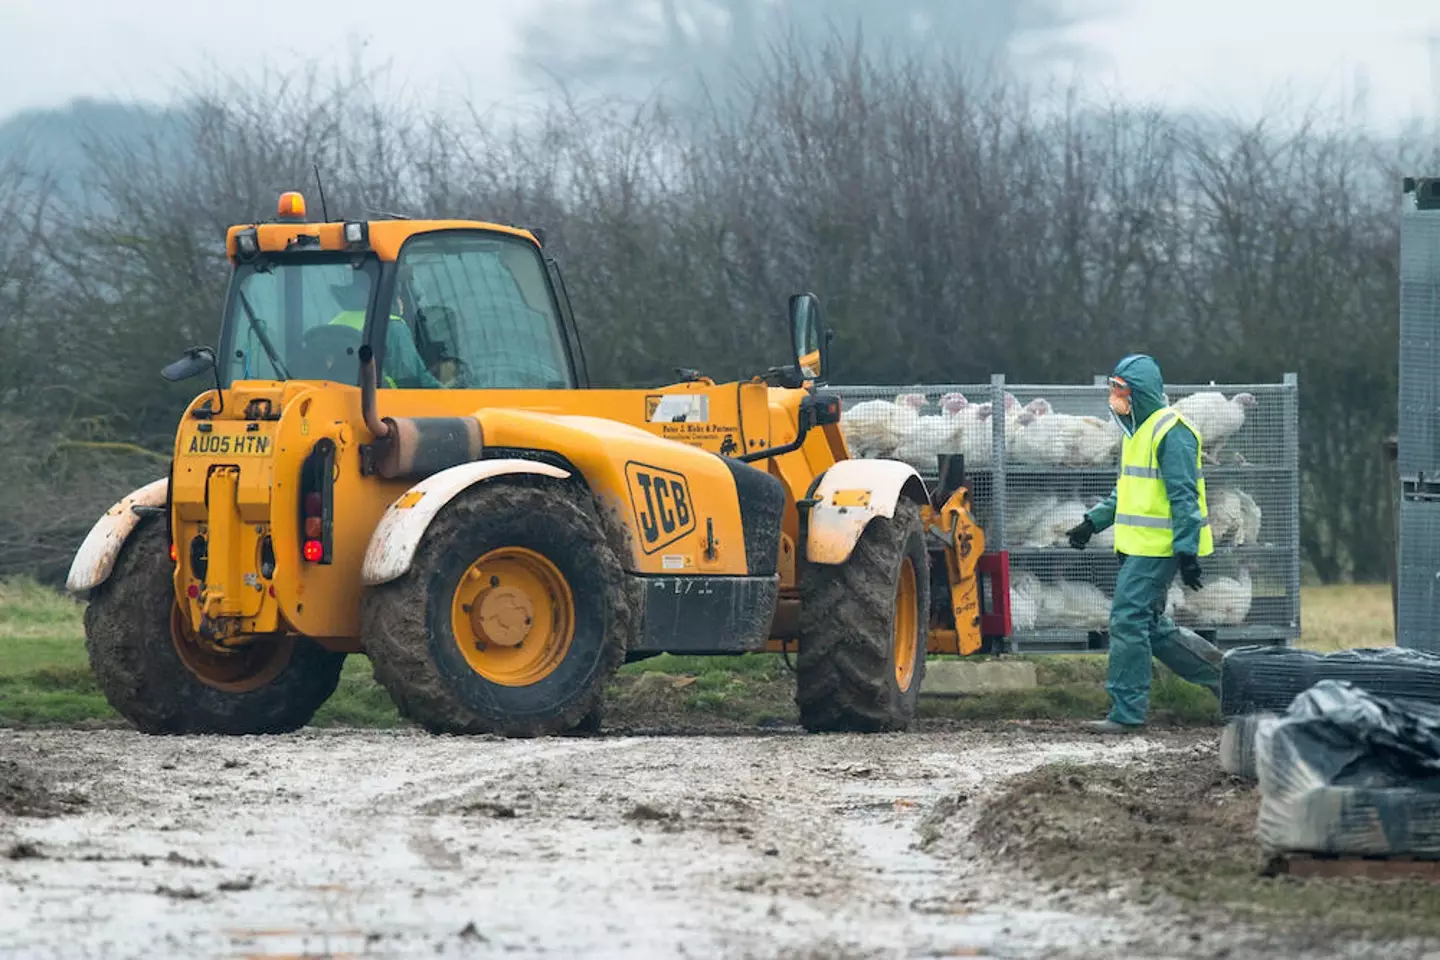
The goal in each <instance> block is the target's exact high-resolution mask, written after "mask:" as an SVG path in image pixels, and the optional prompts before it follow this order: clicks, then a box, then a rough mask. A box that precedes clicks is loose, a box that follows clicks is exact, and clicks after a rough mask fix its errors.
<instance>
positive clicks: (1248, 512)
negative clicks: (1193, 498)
mask: <svg viewBox="0 0 1440 960" xmlns="http://www.w3.org/2000/svg"><path fill="white" fill-rule="evenodd" d="M1209 500H1210V503H1209V513H1210V534H1211V536H1212V537H1214V539H1215V542H1216V543H1232V544H1234V545H1235V546H1237V547H1243V546H1245V545H1246V544H1255V543H1258V542H1259V540H1260V505H1259V504H1257V503H1256V502H1255V500H1254V498H1253V497H1251V496H1250V494H1248V493H1246V492H1245V491H1244V490H1221V491H1218V492H1217V493H1216V494H1215V495H1214V496H1213V497H1210V498H1209Z"/></svg>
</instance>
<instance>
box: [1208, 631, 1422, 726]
mask: <svg viewBox="0 0 1440 960" xmlns="http://www.w3.org/2000/svg"><path fill="white" fill-rule="evenodd" d="M1321 680H1345V681H1348V682H1350V683H1353V684H1354V685H1355V686H1357V687H1359V688H1360V689H1361V690H1366V691H1368V692H1370V693H1373V694H1375V695H1376V696H1380V697H1401V698H1404V699H1410V700H1419V701H1424V702H1430V703H1440V655H1437V654H1433V653H1425V652H1423V651H1420V650H1408V649H1402V648H1398V647H1376V648H1369V649H1361V650H1340V651H1337V652H1335V653H1327V654H1319V653H1315V652H1313V651H1310V650H1296V649H1295V648H1293V647H1269V646H1246V647H1235V648H1234V649H1231V650H1228V651H1226V653H1225V658H1224V659H1223V660H1222V661H1221V663H1220V715H1221V717H1225V718H1228V717H1234V716H1239V715H1242V714H1246V713H1263V712H1266V711H1271V712H1275V713H1283V712H1285V711H1286V710H1287V709H1289V707H1290V704H1291V701H1293V700H1294V699H1295V697H1296V696H1298V695H1299V694H1300V693H1302V692H1304V691H1305V690H1308V689H1309V688H1310V687H1312V686H1314V685H1315V684H1316V683H1318V682H1320V681H1321Z"/></svg>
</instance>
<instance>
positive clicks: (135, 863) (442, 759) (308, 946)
mask: <svg viewBox="0 0 1440 960" xmlns="http://www.w3.org/2000/svg"><path fill="white" fill-rule="evenodd" d="M1216 740H1217V732H1216V731H1214V730H1204V731H1198V732H1196V731H1191V732H1184V731H1170V732H1165V731H1157V732H1155V733H1153V734H1151V735H1148V736H1145V737H1135V738H1126V739H1121V740H1102V739H1096V738H1090V737H1086V736H1084V735H1081V734H1079V733H1077V732H1075V731H1073V730H1070V729H1067V728H1065V727H1063V726H1058V725H1026V724H990V725H988V726H987V727H986V728H984V729H969V730H959V729H944V728H940V727H936V726H934V725H931V726H929V727H928V728H926V729H922V730H920V731H916V732H912V733H910V734H906V735H898V736H872V737H859V736H856V737H850V736H829V737H812V736H804V735H801V734H798V733H795V732H792V731H789V730H781V731H776V732H764V733H762V732H752V733H751V734H749V735H741V736H713V735H712V736H607V737H600V738H566V739H553V740H538V741H500V740H490V739H483V738H468V739H467V738H448V737H431V736H427V735H424V734H419V733H415V732H410V731H396V732H383V733H382V732H355V731H306V732H303V733H301V734H297V735H292V736H288V737H249V738H232V739H224V738H215V739H208V738H198V737H183V738H147V737H142V736H139V735H137V734H134V733H131V732H127V731H117V730H101V731H89V732H80V731H64V732H61V731H50V732H18V731H0V761H3V762H0V955H4V956H12V955H13V956H22V957H31V956H34V957H50V956H55V957H59V956H64V957H130V956H141V955H143V956H146V957H172V956H173V957H201V956H205V957H209V956H227V957H228V956H282V955H289V956H295V955H309V956H345V955H354V956H360V955H364V956H380V957H391V956H506V957H529V956H554V957H581V956H585V957H611V956H614V957H620V956H625V957H636V956H643V957H795V958H810V957H814V958H821V957H825V958H845V957H938V956H995V957H1035V956H1045V957H1106V958H1113V957H1127V956H1139V957H1168V956H1178V957H1191V956H1195V957H1201V956H1203V957H1213V956H1228V957H1233V958H1245V957H1257V958H1258V957H1265V958H1267V960H1269V958H1274V957H1282V956H1306V957H1329V956H1334V957H1341V956H1346V957H1362V956H1376V957H1379V956H1397V955H1405V956H1421V955H1423V953H1424V951H1425V950H1426V949H1432V950H1433V949H1440V940H1437V941H1432V942H1422V941H1418V940H1411V941H1409V942H1400V941H1398V940H1397V939H1396V938H1395V936H1392V935H1391V934H1393V933H1395V932H1396V931H1393V930H1386V929H1379V930H1378V931H1377V929H1376V928H1375V927H1374V926H1373V925H1370V926H1366V925H1364V924H1361V925H1355V924H1341V926H1342V927H1344V929H1343V930H1342V931H1340V932H1336V930H1335V929H1333V928H1332V926H1326V925H1325V924H1324V923H1321V922H1317V921H1316V920H1315V919H1314V915H1313V913H1312V914H1310V915H1306V916H1304V917H1303V918H1302V919H1301V920H1300V921H1299V922H1296V921H1294V920H1292V919H1289V917H1290V916H1291V915H1290V914H1287V913H1285V912H1284V911H1283V910H1279V909H1278V908H1277V909H1276V910H1272V911H1268V912H1267V911H1266V910H1263V909H1258V908H1257V906H1256V905H1255V904H1254V903H1248V904H1245V903H1243V902H1244V901H1246V900H1247V896H1246V895H1243V894H1244V890H1241V892H1240V894H1237V893H1236V890H1235V889H1233V883H1234V882H1238V881H1237V880H1236V877H1237V876H1239V877H1241V880H1242V881H1243V882H1246V883H1249V882H1253V883H1256V884H1263V883H1273V881H1271V880H1265V879H1264V878H1258V879H1257V875H1258V870H1256V869H1253V868H1258V866H1259V864H1258V860H1256V858H1257V857H1258V854H1256V852H1255V851H1253V850H1251V849H1249V848H1248V847H1247V846H1246V843H1247V841H1246V839H1245V837H1246V831H1247V830H1248V828H1249V821H1250V818H1252V817H1253V797H1251V796H1250V794H1249V790H1250V788H1249V787H1248V786H1245V785H1244V784H1241V783H1240V782H1239V781H1234V780H1232V779H1231V778H1228V777H1225V776H1224V775H1223V774H1221V773H1220V772H1219V768H1218V763H1217V762H1216V759H1215V743H1216ZM1247 804H1250V805H1251V806H1249V807H1247V806H1246V805H1247ZM1197 807H1199V808H1201V809H1202V811H1204V812H1202V813H1198V814H1197V813H1196V812H1195V809H1196V808H1197ZM1197 843H1199V844H1203V845H1204V846H1205V847H1206V849H1207V850H1211V851H1212V852H1211V853H1208V854H1206V855H1205V856H1204V857H1202V858H1199V859H1197V858H1195V857H1194V856H1193V855H1191V853H1190V852H1189V848H1191V847H1193V846H1195V845H1196V844H1197ZM1247 856H1250V857H1251V861H1252V862H1251V863H1250V865H1249V866H1246V865H1245V864H1246V859H1245V858H1246V857H1247ZM1237 864H1238V866H1237ZM1177 865H1178V866H1177ZM1247 870H1249V871H1250V873H1249V874H1248V875H1247V874H1246V871H1247ZM1237 871H1238V873H1237ZM1217 878H1218V879H1217ZM1187 884H1188V885H1189V886H1188V887H1187ZM1207 884H1214V885H1216V886H1217V889H1220V890H1221V891H1222V893H1221V894H1219V895H1217V896H1215V897H1207V896H1204V895H1198V896H1197V895H1195V894H1194V893H1193V889H1192V888H1194V887H1196V886H1204V885H1207ZM1246 889H1248V888H1246ZM1257 889H1258V888H1257ZM1187 891H1188V892H1187ZM1321 895H1322V896H1330V895H1331V894H1329V893H1326V892H1325V891H1323V890H1322V891H1321ZM1250 899H1253V897H1251V898H1250ZM1216 904H1219V905H1216ZM1237 904H1240V905H1237ZM1398 932H1400V933H1403V932H1406V931H1404V930H1400V931H1398ZM1420 932H1423V931H1420Z"/></svg>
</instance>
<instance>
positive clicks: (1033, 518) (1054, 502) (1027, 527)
mask: <svg viewBox="0 0 1440 960" xmlns="http://www.w3.org/2000/svg"><path fill="white" fill-rule="evenodd" d="M1059 505H1060V498H1059V497H1057V496H1054V495H1053V494H1039V495H1033V496H1029V497H1025V496H1019V495H1017V496H1015V497H1011V498H1009V502H1008V503H1007V504H1006V509H1005V539H1006V540H1008V541H1010V542H1011V543H1018V544H1020V545H1021V546H1045V544H1041V543H1036V542H1035V539H1036V537H1037V535H1038V531H1039V528H1040V522H1041V520H1042V519H1043V518H1044V517H1045V516H1046V514H1048V513H1049V512H1050V511H1052V510H1054V509H1055V508H1056V507H1057V506H1059Z"/></svg>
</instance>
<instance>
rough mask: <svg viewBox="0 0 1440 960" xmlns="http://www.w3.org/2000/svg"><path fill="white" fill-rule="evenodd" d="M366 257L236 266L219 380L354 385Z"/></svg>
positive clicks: (371, 269) (369, 283)
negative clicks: (354, 260)
mask: <svg viewBox="0 0 1440 960" xmlns="http://www.w3.org/2000/svg"><path fill="white" fill-rule="evenodd" d="M378 276H379V265H378V263H377V262H376V261H374V260H373V259H371V260H369V261H368V262H364V263H362V265H361V266H360V267H359V268H357V267H355V266H353V265H352V263H351V261H350V260H348V259H335V258H330V259H314V258H307V259H303V260H301V259H296V260H288V259H287V260H281V259H274V260H265V261H257V262H256V263H254V264H245V265H242V266H240V267H239V268H237V270H236V273H235V280H234V283H233V285H232V290H231V296H230V300H229V303H228V304H227V307H226V317H225V331H226V334H225V335H226V341H227V349H228V354H227V356H226V359H225V364H224V374H225V377H224V379H225V381H226V382H233V381H236V380H247V379H248V380H292V379H293V380H334V381H337V382H340V383H349V384H353V383H357V382H358V375H359V363H360V360H359V354H358V351H359V348H360V344H361V343H362V334H363V331H364V328H365V312H366V307H367V305H368V304H369V302H370V299H371V292H372V288H373V286H374V284H375V283H376V281H377V279H378Z"/></svg>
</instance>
